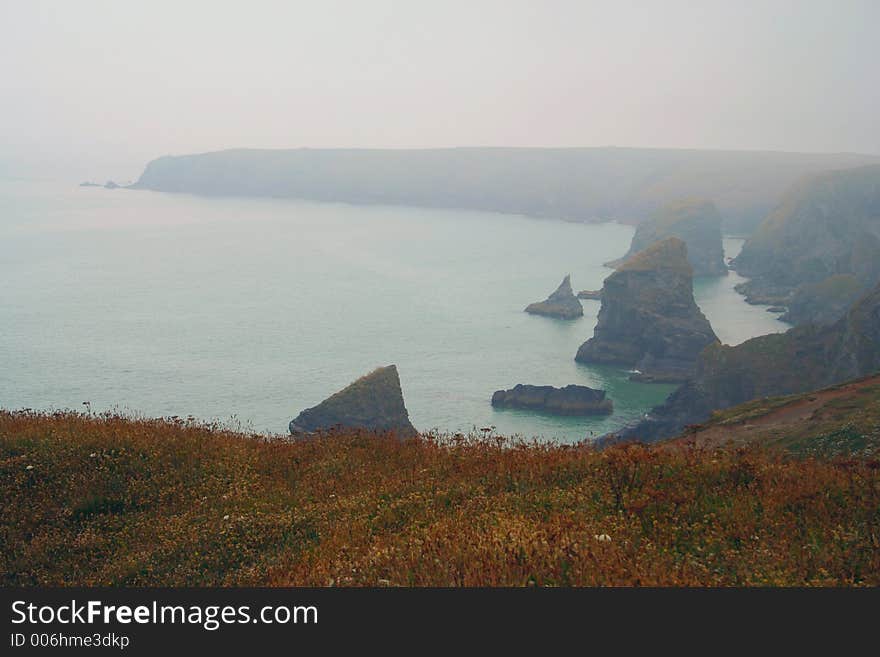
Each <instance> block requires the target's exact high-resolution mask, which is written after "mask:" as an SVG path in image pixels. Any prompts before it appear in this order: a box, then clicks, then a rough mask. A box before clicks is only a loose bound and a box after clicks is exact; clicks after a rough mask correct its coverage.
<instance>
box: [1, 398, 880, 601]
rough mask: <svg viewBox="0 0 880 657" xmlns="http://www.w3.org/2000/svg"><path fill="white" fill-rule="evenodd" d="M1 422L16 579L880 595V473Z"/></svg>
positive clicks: (748, 460) (100, 422) (498, 445)
mask: <svg viewBox="0 0 880 657" xmlns="http://www.w3.org/2000/svg"><path fill="white" fill-rule="evenodd" d="M502 442H503V441H501V440H500V439H499V440H493V439H485V440H474V439H452V440H446V441H441V440H426V439H422V440H411V441H407V442H398V441H396V440H394V439H391V438H388V437H380V436H376V435H371V434H367V433H358V432H348V433H345V434H342V435H334V436H328V437H325V438H320V439H314V440H308V441H302V442H297V443H289V442H286V441H283V440H280V439H279V440H267V439H265V438H260V437H254V436H244V435H241V434H236V433H232V432H229V431H226V430H224V429H222V428H219V427H212V426H195V425H193V424H191V423H187V422H186V421H182V420H176V419H170V420H139V419H131V418H122V417H117V416H101V417H89V416H85V415H78V414H73V413H58V414H54V415H41V414H35V413H29V412H19V413H10V412H0V500H2V502H0V504H2V513H0V545H2V546H3V547H2V551H0V577H2V583H3V584H5V585H33V584H49V585H73V584H80V585H122V586H132V585H185V584H189V585H232V584H250V585H320V586H324V585H367V586H377V585H378V586H388V585H391V586H397V585H440V586H446V585H464V586H471V585H490V586H494V585H515V586H519V585H538V586H545V585H551V586H553V585H877V584H880V464H878V461H877V460H872V459H871V458H858V459H848V460H842V459H836V460H816V459H813V458H797V459H794V458H790V457H786V456H785V455H783V454H781V453H778V452H771V451H766V450H763V451H762V450H761V449H759V448H756V447H747V446H746V447H740V448H736V449H731V448H727V449H717V450H715V449H708V448H704V447H700V446H697V445H694V444H675V445H665V446H662V447H659V446H658V447H653V448H652V447H644V446H639V445H629V446H616V447H612V448H609V449H607V450H604V451H594V450H592V449H590V448H587V447H584V446H577V447H563V446H547V445H543V446H542V445H525V444H515V445H514V444H511V445H503V444H502Z"/></svg>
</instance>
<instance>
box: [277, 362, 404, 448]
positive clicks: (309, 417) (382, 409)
mask: <svg viewBox="0 0 880 657" xmlns="http://www.w3.org/2000/svg"><path fill="white" fill-rule="evenodd" d="M289 428H290V433H291V434H292V435H294V436H298V437H306V436H309V435H312V434H315V433H319V432H321V431H327V430H330V429H333V428H346V429H369V430H371V431H380V432H391V433H394V434H395V435H397V437H399V438H409V437H413V436H416V435H418V431H416V428H415V427H414V426H413V425H412V424H411V423H410V421H409V413H408V412H407V410H406V406H405V405H404V403H403V392H402V391H401V389H400V377H399V376H398V374H397V367H396V366H395V365H388V366H387V367H380V368H378V369H376V370H373V371H372V372H371V373H369V374H367V375H366V376H362V377H361V378H359V379H358V380H357V381H355V382H354V383H351V384H349V385H348V386H347V387H345V388H343V389H342V390H340V391H339V392H337V393H336V394H334V395H332V396H330V397H328V398H327V399H325V400H324V401H322V402H321V403H320V404H318V405H317V406H314V407H312V408H307V409H306V410H304V411H303V412H302V413H300V414H299V415H297V416H296V418H294V419H293V420H291V422H290V427H289Z"/></svg>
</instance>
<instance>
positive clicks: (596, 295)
mask: <svg viewBox="0 0 880 657" xmlns="http://www.w3.org/2000/svg"><path fill="white" fill-rule="evenodd" d="M577 298H578V299H591V300H593V301H601V300H602V290H581V291H580V292H578V293H577Z"/></svg>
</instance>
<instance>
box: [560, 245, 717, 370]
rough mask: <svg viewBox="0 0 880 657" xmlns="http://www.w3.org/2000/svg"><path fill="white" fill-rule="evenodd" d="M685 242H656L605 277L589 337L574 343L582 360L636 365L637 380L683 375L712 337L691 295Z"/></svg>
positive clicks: (710, 341) (691, 281) (713, 333)
mask: <svg viewBox="0 0 880 657" xmlns="http://www.w3.org/2000/svg"><path fill="white" fill-rule="evenodd" d="M691 272H692V270H691V266H690V264H689V263H688V260H687V247H686V246H685V244H684V242H683V241H681V240H680V239H678V238H676V237H670V238H667V239H665V240H663V241H661V242H656V243H654V244H652V245H651V246H650V247H648V248H647V249H645V250H644V251H641V252H639V253H637V254H636V255H634V256H632V257H631V258H629V259H628V260H627V261H626V262H625V263H623V264H622V265H621V266H620V267H619V268H618V269H617V271H615V272H614V273H613V274H611V275H610V276H609V277H608V278H606V279H605V284H604V286H603V288H602V307H601V309H600V310H599V321H598V323H597V324H596V328H595V330H594V332H593V337H592V338H590V339H589V340H587V341H586V342H585V343H584V344H583V345H581V347H580V349H578V352H577V356H575V360H577V361H579V362H582V363H602V364H612V365H621V366H624V367H630V368H634V369H636V370H638V374H637V375H636V376H635V377H634V378H637V379H639V380H643V381H683V380H685V379H687V378H688V377H690V376H691V375H693V373H694V366H695V364H696V361H697V356H698V355H699V354H700V352H701V351H702V350H703V348H704V347H706V345H709V344H712V343H714V342H717V340H718V338H717V337H716V336H715V332H714V331H713V330H712V327H711V326H710V324H709V320H707V319H706V317H705V316H704V315H703V313H702V312H701V311H700V309H699V307H698V306H697V304H696V302H695V301H694V292H693V277H692V273H691Z"/></svg>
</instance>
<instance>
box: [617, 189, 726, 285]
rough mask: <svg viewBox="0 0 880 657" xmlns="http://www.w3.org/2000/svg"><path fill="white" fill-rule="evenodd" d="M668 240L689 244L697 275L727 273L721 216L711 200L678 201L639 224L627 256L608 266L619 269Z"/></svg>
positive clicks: (721, 274)
mask: <svg viewBox="0 0 880 657" xmlns="http://www.w3.org/2000/svg"><path fill="white" fill-rule="evenodd" d="M667 237H677V238H678V239H680V240H682V241H683V242H684V243H685V244H686V245H687V252H688V262H690V263H691V267H692V268H693V270H694V276H724V275H726V274H727V265H725V264H724V247H723V245H722V243H721V215H720V214H719V212H718V208H716V207H715V204H714V203H712V201H707V200H703V199H686V200H678V201H674V202H672V203H669V204H667V205H665V206H664V207H663V208H662V209H661V210H660V212H659V213H658V214H657V215H656V216H655V217H654V218H653V219H651V220H649V221H646V222H644V223H641V224H639V226H638V227H637V228H636V232H635V235H633V239H632V243H631V244H630V247H629V251H628V252H627V254H626V255H625V256H623V258H620V259H619V260H614V261H612V262H609V263H606V264H607V265H608V266H609V267H617V266H619V265H621V264H622V263H624V262H626V260H627V259H628V258H630V257H632V256H633V255H635V254H636V253H638V252H639V251H644V250H645V249H646V248H648V247H649V246H651V245H652V244H654V242H661V241H663V240H664V239H666V238H667Z"/></svg>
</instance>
